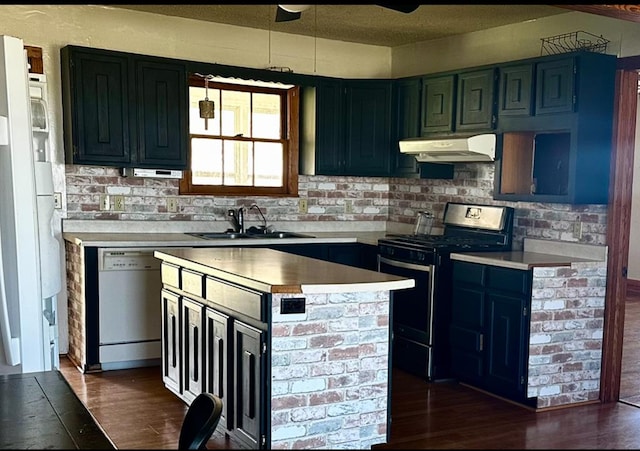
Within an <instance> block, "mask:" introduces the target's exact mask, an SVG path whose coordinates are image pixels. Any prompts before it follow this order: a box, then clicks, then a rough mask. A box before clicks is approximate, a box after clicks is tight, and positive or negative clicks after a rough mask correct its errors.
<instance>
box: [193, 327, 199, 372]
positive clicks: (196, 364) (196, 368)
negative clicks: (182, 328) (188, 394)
mask: <svg viewBox="0 0 640 451" xmlns="http://www.w3.org/2000/svg"><path fill="white" fill-rule="evenodd" d="M198 345H199V340H198V327H197V326H196V327H194V328H193V373H194V374H193V381H194V382H198V379H199V377H198V375H199V374H200V368H199V364H200V362H199V361H198Z"/></svg>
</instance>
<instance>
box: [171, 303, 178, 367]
mask: <svg viewBox="0 0 640 451" xmlns="http://www.w3.org/2000/svg"><path fill="white" fill-rule="evenodd" d="M177 341H178V340H176V316H175V315H171V367H172V368H176V367H177V366H178V362H177V361H176V355H177V352H176V342H177Z"/></svg>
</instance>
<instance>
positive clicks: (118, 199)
mask: <svg viewBox="0 0 640 451" xmlns="http://www.w3.org/2000/svg"><path fill="white" fill-rule="evenodd" d="M113 210H114V211H124V196H123V195H122V194H117V195H115V196H113Z"/></svg>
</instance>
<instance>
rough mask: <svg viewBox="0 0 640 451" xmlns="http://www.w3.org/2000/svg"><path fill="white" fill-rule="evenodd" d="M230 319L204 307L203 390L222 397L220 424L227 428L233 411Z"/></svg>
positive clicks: (229, 426) (229, 425) (230, 426)
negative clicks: (230, 374)
mask: <svg viewBox="0 0 640 451" xmlns="http://www.w3.org/2000/svg"><path fill="white" fill-rule="evenodd" d="M230 321H231V320H230V318H229V316H227V315H225V314H224V313H221V312H218V311H216V310H213V309H211V308H209V307H207V308H205V326H204V327H205V345H204V346H205V353H204V355H205V377H204V379H205V390H206V391H207V392H209V393H213V394H214V395H216V396H217V397H219V398H220V399H222V404H223V406H222V416H221V417H220V424H221V425H222V426H223V427H226V428H227V429H231V428H232V427H233V425H232V424H231V421H230V418H231V415H229V412H232V411H233V409H232V408H231V407H232V405H233V397H232V396H230V395H231V393H230V392H229V390H228V387H229V386H228V384H229V381H230V377H229V372H230V370H231V365H229V364H228V362H229V356H230V351H229V343H230V336H229V333H230V332H231V329H230V325H229V322H230Z"/></svg>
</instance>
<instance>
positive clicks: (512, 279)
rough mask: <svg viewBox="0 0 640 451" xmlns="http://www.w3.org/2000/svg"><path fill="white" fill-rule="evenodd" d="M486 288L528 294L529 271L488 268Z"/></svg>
mask: <svg viewBox="0 0 640 451" xmlns="http://www.w3.org/2000/svg"><path fill="white" fill-rule="evenodd" d="M487 287H488V288H492V289H494V290H501V291H512V292H514V293H518V294H528V293H529V291H530V278H529V271H523V270H518V269H509V268H499V267H494V266H492V267H490V268H489V275H488V277H487Z"/></svg>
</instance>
